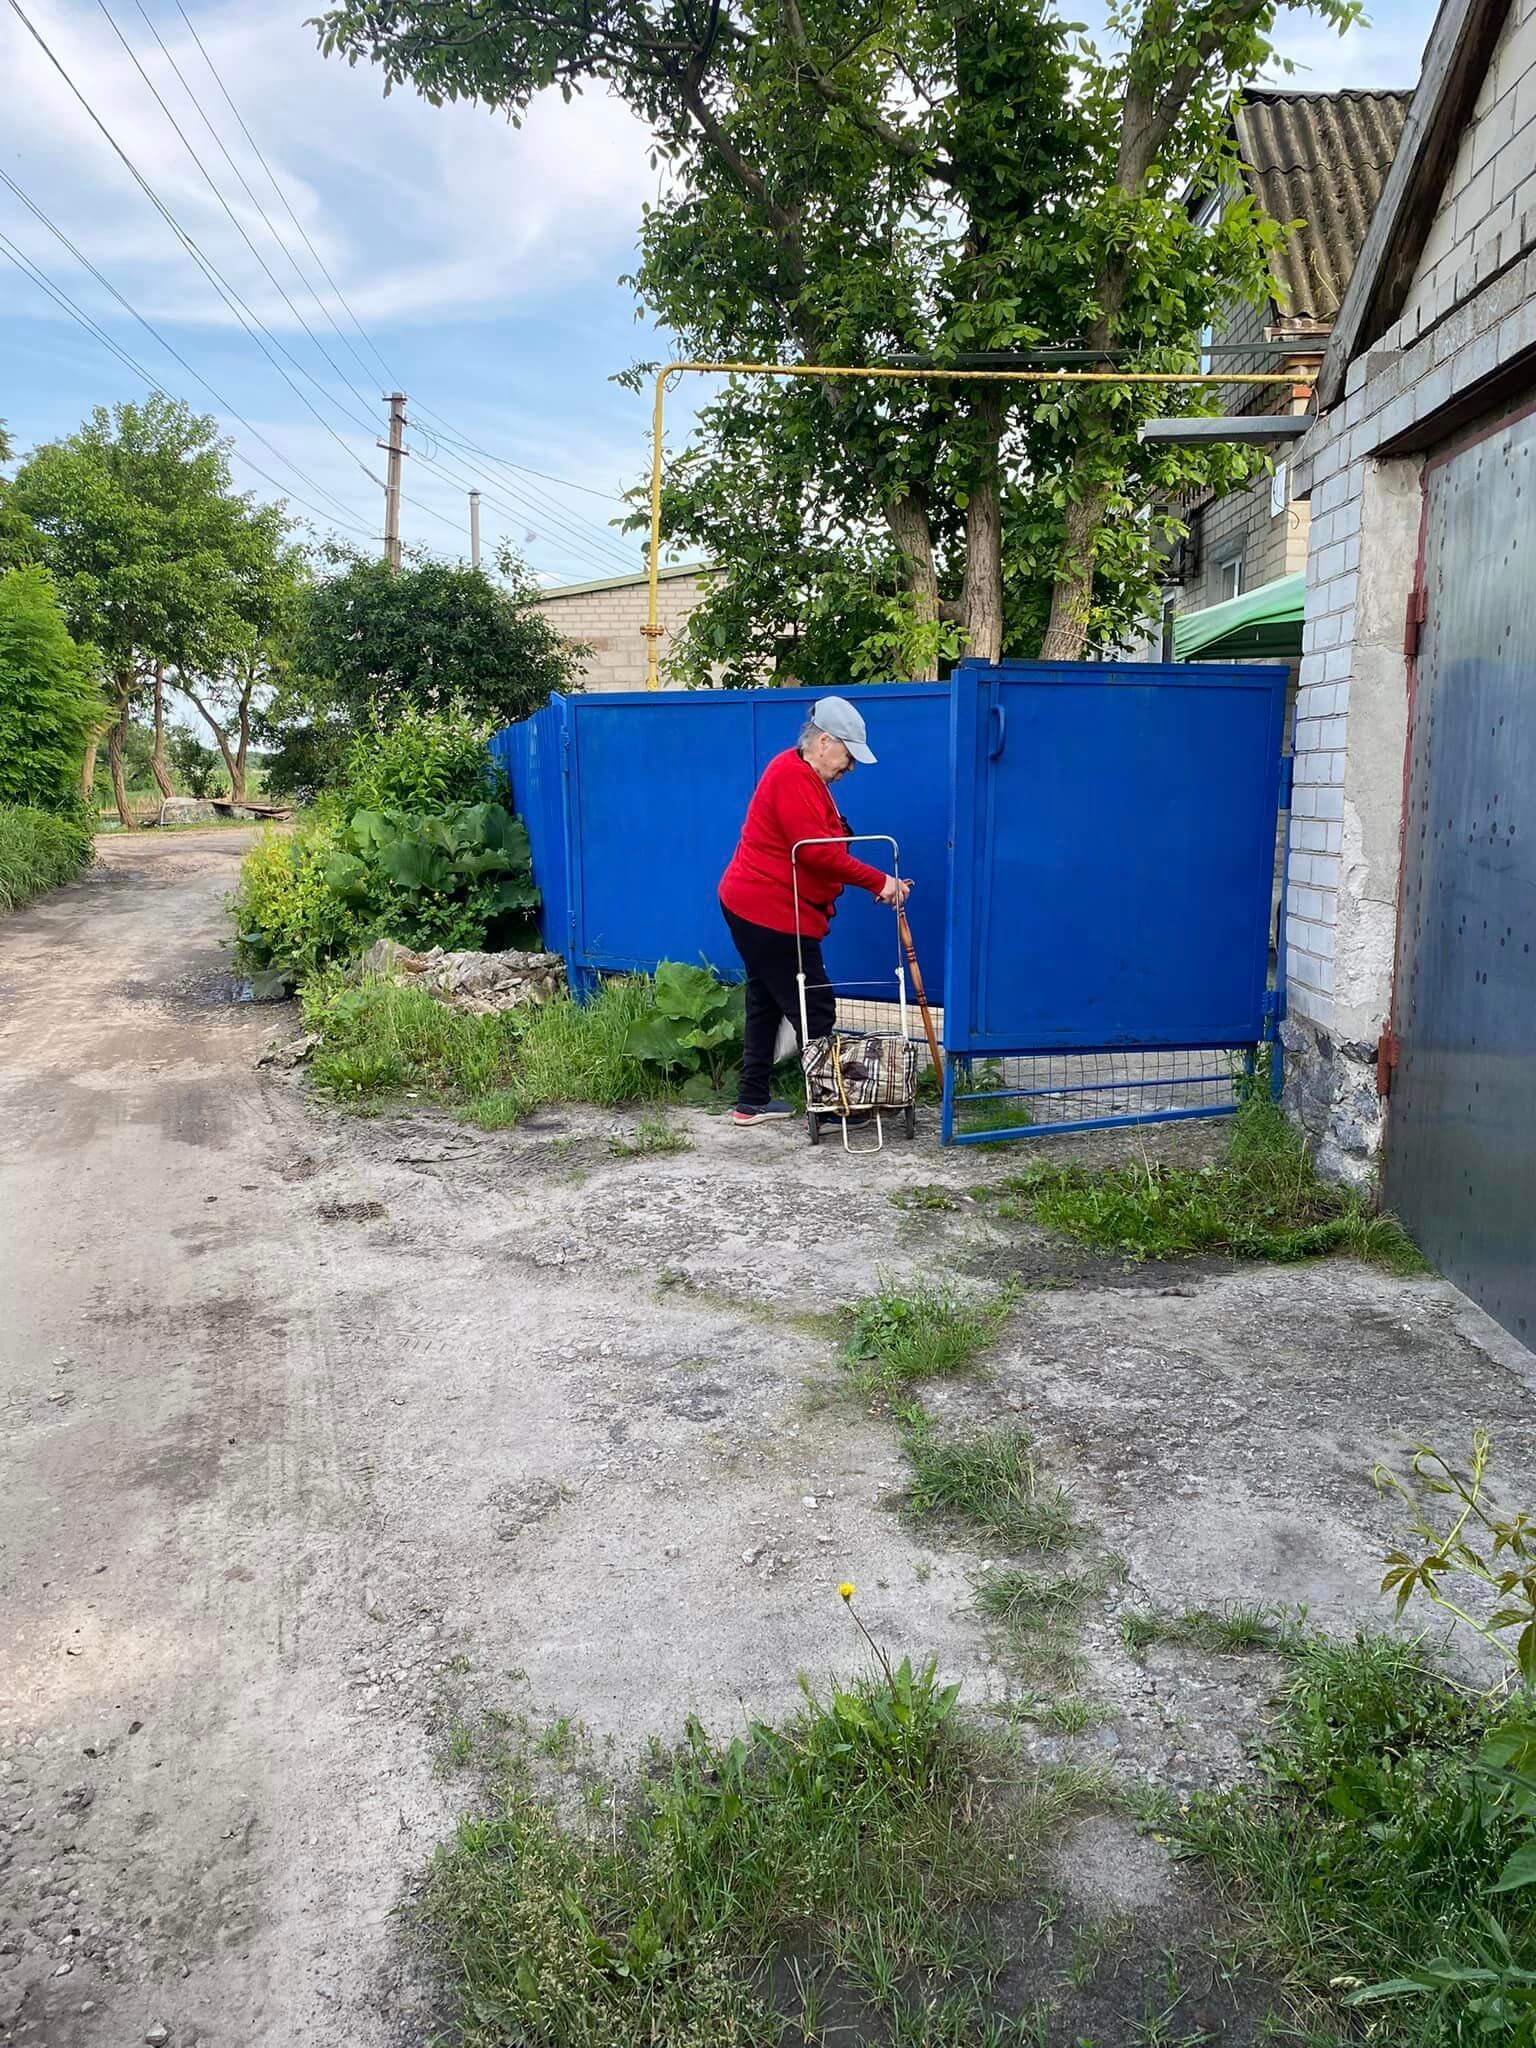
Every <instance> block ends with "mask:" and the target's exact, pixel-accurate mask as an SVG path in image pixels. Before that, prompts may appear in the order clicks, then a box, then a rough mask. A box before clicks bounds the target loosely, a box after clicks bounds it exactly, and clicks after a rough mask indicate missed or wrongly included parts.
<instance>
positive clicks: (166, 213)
mask: <svg viewBox="0 0 1536 2048" xmlns="http://www.w3.org/2000/svg"><path fill="white" fill-rule="evenodd" d="M10 6H11V11H12V13H14V14H15V15H16V16H17V17H18V19H19V20H20V21H21V23H22V25H23V26H24V27H25V29H26V30H27V33H28V34H29V35H30V36H31V37H32V40H33V41H34V42H35V43H36V44H37V46H38V48H39V49H40V50H41V51H42V52H43V55H44V56H45V57H46V58H47V59H48V61H49V63H50V64H51V65H52V66H53V68H54V70H55V71H57V72H58V74H59V76H60V78H62V79H63V81H64V83H65V84H66V85H67V86H68V87H69V89H70V91H71V93H72V94H73V95H74V97H75V98H76V99H77V100H78V101H79V103H80V105H81V106H82V107H83V108H84V110H85V112H86V114H87V116H88V117H89V119H90V121H91V122H92V124H93V126H94V127H95V128H96V129H97V130H98V131H99V132H100V134H101V135H102V136H103V137H104V138H105V140H106V142H107V144H108V145H109V147H110V148H111V150H112V152H113V154H114V155H115V156H116V157H117V158H118V160H119V161H120V162H121V163H122V164H123V166H124V168H125V169H126V170H127V171H128V173H129V175H130V176H131V177H132V179H133V180H134V183H135V184H136V185H138V187H139V189H140V190H141V191H142V192H143V194H144V196H145V198H146V199H148V200H149V202H150V204H151V205H152V206H153V207H154V209H155V211H156V212H157V213H158V214H160V216H161V217H162V219H163V220H164V221H165V223H166V225H167V226H168V227H169V228H170V230H171V232H172V234H173V235H175V237H176V239H177V241H178V242H180V243H181V244H182V245H183V246H184V247H185V249H186V250H187V253H188V254H189V255H190V256H191V257H192V259H193V261H194V262H195V263H196V264H197V266H198V268H199V269H200V270H201V271H202V273H203V275H204V276H205V277H206V278H207V279H208V282H209V283H210V284H211V285H212V286H213V288H214V290H215V291H216V292H217V293H218V294H219V296H220V298H221V299H222V300H223V301H224V303H225V304H226V305H227V306H228V307H229V309H230V311H231V312H232V313H233V314H234V315H235V318H236V319H237V320H238V321H239V322H240V325H241V326H242V327H243V328H244V329H245V331H246V333H247V334H248V335H249V336H250V338H251V340H252V341H254V342H255V343H256V346H257V347H258V348H259V349H260V350H261V352H262V354H263V355H264V356H265V357H266V358H267V361H268V362H269V363H270V364H271V365H272V367H273V369H275V370H276V371H277V373H278V375H279V376H280V377H281V378H282V379H283V382H284V383H285V384H287V386H288V387H289V389H290V390H291V391H292V392H293V394H294V396H295V397H296V398H297V399H298V400H299V402H300V404H301V405H303V406H304V407H305V409H306V410H307V411H308V412H309V413H311V414H312V415H313V417H314V418H315V419H316V420H317V421H319V423H320V425H321V426H322V427H323V428H324V429H325V431H326V432H327V433H328V434H329V435H330V436H331V438H332V440H333V441H335V443H336V444H337V446H338V447H339V448H340V449H341V450H342V452H343V454H345V455H346V457H347V459H348V461H350V462H355V463H356V464H357V466H358V468H359V469H360V470H361V471H362V472H363V474H364V476H366V477H367V478H368V480H369V482H370V483H377V482H378V479H377V478H376V477H375V476H374V475H373V472H372V471H371V470H370V469H369V467H368V465H367V464H366V463H365V462H364V461H363V460H362V458H361V457H360V456H359V455H357V454H356V453H355V452H354V451H353V450H352V449H350V448H349V447H348V446H347V444H346V442H345V441H344V440H343V439H342V437H341V435H340V434H338V433H337V431H336V429H335V428H334V427H333V426H332V425H331V423H330V421H329V420H328V419H326V418H325V417H324V415H323V414H321V413H320V412H319V411H317V410H316V408H315V406H314V404H313V403H312V402H311V400H310V399H309V397H308V396H307V395H306V394H305V393H304V392H303V391H301V390H300V389H299V387H298V385H297V384H295V383H294V381H293V379H292V377H290V376H289V374H288V372H287V371H286V370H285V369H284V368H283V366H282V364H281V363H280V362H279V361H278V360H277V358H276V356H274V355H273V353H272V351H271V349H269V348H268V347H267V345H266V341H264V340H263V339H262V334H261V333H258V332H257V328H258V327H260V326H261V323H260V321H258V320H257V319H256V315H255V314H254V313H252V312H251V310H250V308H249V307H248V306H246V305H245V302H244V301H243V300H242V299H241V298H240V296H239V294H238V293H237V292H236V291H235V290H234V288H233V287H232V286H231V285H229V284H228V283H227V282H226V280H225V279H224V277H223V276H222V274H221V273H220V271H219V270H218V268H217V266H216V265H215V264H214V263H212V262H211V261H210V259H209V258H207V257H206V256H204V254H203V252H202V250H201V249H200V248H199V247H198V245H197V243H196V242H195V241H194V239H193V238H192V236H191V235H189V234H188V233H187V231H186V229H185V228H183V227H182V226H181V224H180V222H179V221H178V220H177V219H176V216H175V215H174V214H173V213H172V212H171V210H170V208H169V207H168V206H167V205H166V204H165V202H164V200H162V199H161V197H160V195H159V194H158V193H157V192H156V191H155V189H154V187H153V186H152V185H151V184H150V182H149V180H148V179H147V178H146V177H145V176H144V174H143V172H142V171H140V169H139V167H138V165H137V164H136V163H135V162H134V161H133V159H132V157H130V156H129V154H128V152H127V151H126V150H125V149H124V148H123V146H122V144H121V143H120V142H119V141H118V140H117V138H116V136H115V135H114V134H113V133H112V131H111V129H110V128H108V126H107V124H106V122H105V121H103V120H102V118H101V116H100V115H99V114H98V113H97V111H96V109H95V108H94V107H93V106H92V105H91V103H90V101H89V100H88V99H87V98H86V96H85V94H84V93H83V92H82V91H81V90H80V88H79V86H78V85H76V83H75V81H74V79H73V78H72V77H71V76H70V74H69V72H68V71H67V70H66V68H65V66H64V65H63V64H62V63H61V62H60V60H59V59H58V57H56V56H55V55H54V52H53V50H52V49H51V48H50V46H49V44H48V42H47V40H46V39H45V38H44V36H43V35H42V34H41V33H40V32H39V30H38V29H37V28H36V27H35V26H34V25H33V23H32V21H31V20H30V19H29V17H28V15H27V13H26V10H25V9H24V8H23V7H22V5H21V0H10ZM110 18H111V17H110V16H109V17H108V19H109V20H110ZM113 26H114V28H115V27H116V24H115V23H114V24H113ZM118 40H119V41H120V42H121V41H122V40H123V39H122V36H121V34H119V36H118ZM123 46H124V48H125V49H127V48H128V45H127V44H126V43H124V45H123ZM129 55H130V56H132V55H133V53H132V51H131V50H129ZM135 63H137V59H135ZM253 321H255V322H256V325H255V326H253V325H252V324H251V323H252V322H253ZM262 332H263V333H264V332H265V329H263V330H262ZM268 339H270V340H274V341H275V337H274V336H268ZM276 345H277V346H279V347H281V343H277V344H276ZM284 353H286V351H284ZM306 374H307V372H306Z"/></svg>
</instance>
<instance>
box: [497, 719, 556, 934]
mask: <svg viewBox="0 0 1536 2048" xmlns="http://www.w3.org/2000/svg"><path fill="white" fill-rule="evenodd" d="M568 708H569V707H568V704H567V700H566V699H565V698H564V697H560V696H555V697H552V698H551V699H550V701H549V702H548V703H547V704H546V705H545V706H544V708H543V710H542V711H537V712H535V713H534V715H533V716H532V717H531V718H525V719H522V720H520V721H519V723H518V724H516V725H509V726H507V727H506V728H505V729H504V730H503V731H501V732H498V733H496V734H494V735H493V736H492V739H491V747H490V750H491V758H492V759H493V760H494V761H495V762H496V763H497V764H498V766H500V767H501V768H504V769H505V770H506V775H507V780H508V781H509V782H510V783H511V785H512V801H513V804H514V806H515V807H516V809H517V811H518V812H519V814H520V815H521V817H522V820H523V823H524V824H525V825H526V826H527V828H528V840H529V844H530V846H531V847H532V849H533V879H534V884H535V886H536V887H537V888H538V891H539V894H540V896H541V898H542V903H541V906H540V911H539V923H540V927H541V929H542V931H543V934H544V943H545V944H546V945H547V946H549V947H550V948H551V950H555V951H564V948H565V938H566V933H567V931H568V929H569V924H570V879H569V877H570V852H569V846H568V843H567V834H568V820H567V818H566V806H565V779H564V777H565V735H566V717H567V711H568Z"/></svg>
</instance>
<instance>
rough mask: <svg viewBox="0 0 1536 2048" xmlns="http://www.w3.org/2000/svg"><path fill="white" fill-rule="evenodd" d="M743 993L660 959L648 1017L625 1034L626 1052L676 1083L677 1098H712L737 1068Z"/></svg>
mask: <svg viewBox="0 0 1536 2048" xmlns="http://www.w3.org/2000/svg"><path fill="white" fill-rule="evenodd" d="M745 1022H746V992H745V990H744V989H743V988H741V986H740V985H739V984H731V983H726V982H723V981H720V980H718V979H717V978H716V976H715V973H714V971H713V969H711V968H709V967H688V966H685V965H684V964H683V963H682V962H680V961H677V960H663V961H662V962H661V964H660V965H659V966H658V967H657V969H656V980H655V983H654V985H653V991H652V1001H651V1008H650V1010H649V1013H648V1014H647V1015H645V1016H643V1017H640V1018H638V1019H637V1020H636V1021H635V1023H634V1025H633V1027H632V1028H631V1030H630V1033H629V1039H628V1045H627V1050H628V1051H629V1053H630V1054H631V1056H632V1057H633V1058H635V1059H637V1060H639V1061H640V1062H641V1063H642V1064H643V1065H644V1066H647V1067H652V1068H655V1069H656V1070H657V1071H658V1072H660V1073H662V1074H664V1075H665V1076H666V1077H667V1078H668V1079H669V1080H674V1081H678V1082H680V1083H681V1084H682V1092H683V1099H684V1100H685V1101H698V1100H702V1099H708V1098H709V1097H712V1096H715V1095H718V1094H719V1093H720V1092H721V1091H722V1090H723V1089H724V1088H726V1087H727V1086H729V1085H731V1084H733V1082H734V1079H735V1075H736V1073H737V1071H738V1070H739V1068H740V1066H741V1047H742V1032H743V1029H744V1026H745Z"/></svg>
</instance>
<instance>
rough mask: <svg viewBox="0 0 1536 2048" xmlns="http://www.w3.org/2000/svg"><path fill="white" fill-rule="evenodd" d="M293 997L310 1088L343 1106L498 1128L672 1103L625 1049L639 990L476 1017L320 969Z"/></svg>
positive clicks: (619, 984)
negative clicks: (305, 1043)
mask: <svg viewBox="0 0 1536 2048" xmlns="http://www.w3.org/2000/svg"><path fill="white" fill-rule="evenodd" d="M301 1000H302V1003H303V1009H304V1021H305V1023H306V1024H307V1025H308V1026H309V1028H310V1029H311V1030H312V1031H318V1032H319V1033H320V1034H321V1039H322V1043H321V1045H320V1046H319V1047H318V1048H317V1050H316V1052H315V1056H314V1061H313V1063H312V1066H311V1069H310V1074H311V1079H312V1081H313V1083H314V1085H315V1086H316V1087H317V1088H319V1089H320V1090H321V1091H322V1092H323V1093H325V1094H328V1095H330V1096H332V1097H333V1098H334V1099H335V1100H336V1101H338V1102H341V1103H345V1104H347V1105H348V1106H350V1107H353V1108H369V1107H376V1106H378V1105H379V1104H381V1103H383V1102H386V1101H388V1100H390V1099H392V1098H395V1097H398V1096H401V1095H406V1094H414V1095H416V1096H418V1097H425V1098H426V1099H428V1100H430V1101H434V1102H438V1103H442V1104H444V1105H445V1106H449V1107H452V1108H454V1109H456V1110H458V1112H459V1113H460V1114H461V1115H462V1116H463V1117H465V1118H466V1120H467V1121H469V1122H471V1123H475V1124H478V1125H480V1127H481V1128H482V1129H484V1130H501V1129H504V1128H506V1127H507V1126H508V1125H511V1124H515V1123H517V1122H518V1121H519V1120H520V1119H521V1118H522V1117H524V1116H526V1115H528V1114H529V1112H530V1111H532V1110H534V1109H536V1108H537V1107H538V1106H539V1105H540V1104H541V1103H546V1102H595V1103H598V1104H601V1105H603V1106H606V1107H609V1108H617V1107H618V1106H620V1105H621V1104H626V1103H633V1102H656V1101H663V1100H670V1099H673V1098H674V1097H675V1095H676V1090H675V1089H673V1088H671V1087H670V1086H669V1085H668V1084H667V1083H666V1082H665V1081H663V1080H662V1079H661V1078H660V1077H659V1076H658V1075H657V1074H655V1073H654V1072H650V1071H647V1069H646V1068H644V1067H643V1066H641V1064H640V1063H639V1061H638V1060H634V1059H631V1058H630V1056H629V1055H628V1053H626V1052H625V1050H624V1041H625V1038H626V1037H627V1035H628V1032H629V1027H630V1025H631V1024H632V1023H633V1022H634V1021H635V1020H636V1019H637V1018H638V1017H641V1016H643V1015H645V1014H647V1012H648V1010H649V1007H650V996H649V992H648V990H647V987H646V985H645V984H644V983H643V982H637V981H629V980H613V981H608V982H605V983H604V984H603V987H602V989H601V991H600V992H599V993H598V995H597V996H596V997H595V998H594V999H593V1001H592V1002H590V1003H584V1004H583V1003H576V1002H573V1001H572V1000H571V999H570V998H569V997H562V998H561V999H560V1000H559V1001H557V1002H553V1003H548V1004H546V1005H544V1006H543V1007H542V1008H540V1009H528V1010H507V1011H502V1012H501V1013H499V1014H497V1015H492V1016H476V1015H473V1014H471V1013H470V1012H468V1011H463V1010H453V1009H450V1008H449V1007H448V1006H447V1005H446V1004H444V1003H440V1002H438V1001H437V1000H436V999H435V998H434V997H432V996H430V995H429V994H427V992H426V991H425V990H424V989H418V988H411V987H410V986H408V985H407V986H401V985H399V984H398V983H395V982H390V981H383V980H380V979H378V978H377V977H373V976H368V977H365V978H364V979H362V980H355V979H351V978H349V977H348V975H347V974H346V973H345V971H344V970H341V969H338V968H328V969H326V970H324V971H322V972H321V973H320V974H318V975H315V976H314V977H313V978H312V979H311V980H310V981H308V982H307V983H306V984H305V987H304V990H303V994H302V998H301ZM637 1135H638V1134H637ZM643 1149H646V1150H662V1149H666V1150H681V1149H683V1147H682V1144H681V1143H679V1144H676V1145H670V1146H667V1147H661V1146H658V1145H647V1146H645V1147H644V1148H643Z"/></svg>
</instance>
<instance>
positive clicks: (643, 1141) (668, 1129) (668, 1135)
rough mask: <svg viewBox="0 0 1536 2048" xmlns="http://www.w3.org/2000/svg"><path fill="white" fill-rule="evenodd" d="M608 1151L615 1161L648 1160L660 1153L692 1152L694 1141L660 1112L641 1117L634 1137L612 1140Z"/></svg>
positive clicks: (609, 1142) (609, 1141)
mask: <svg viewBox="0 0 1536 2048" xmlns="http://www.w3.org/2000/svg"><path fill="white" fill-rule="evenodd" d="M608 1150H609V1151H610V1152H611V1153H612V1154H613V1156H614V1158H615V1159H648V1158H653V1157H655V1156H656V1155H657V1154H658V1153H667V1152H691V1151H692V1150H693V1140H692V1138H690V1137H689V1135H688V1133H687V1132H686V1131H680V1130H677V1129H676V1128H675V1127H674V1126H673V1125H671V1124H669V1123H668V1122H667V1120H666V1118H665V1117H664V1116H663V1115H662V1114H661V1112H660V1111H659V1110H658V1111H655V1112H653V1114H652V1115H650V1116H643V1117H641V1119H640V1121H639V1123H637V1124H636V1126H635V1131H634V1136H633V1137H630V1138H619V1137H614V1138H610V1139H609V1140H608Z"/></svg>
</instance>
